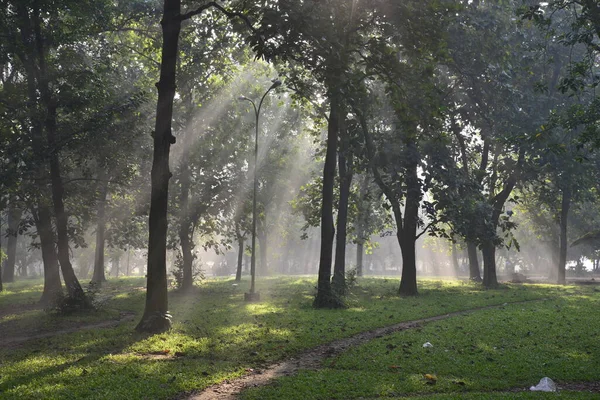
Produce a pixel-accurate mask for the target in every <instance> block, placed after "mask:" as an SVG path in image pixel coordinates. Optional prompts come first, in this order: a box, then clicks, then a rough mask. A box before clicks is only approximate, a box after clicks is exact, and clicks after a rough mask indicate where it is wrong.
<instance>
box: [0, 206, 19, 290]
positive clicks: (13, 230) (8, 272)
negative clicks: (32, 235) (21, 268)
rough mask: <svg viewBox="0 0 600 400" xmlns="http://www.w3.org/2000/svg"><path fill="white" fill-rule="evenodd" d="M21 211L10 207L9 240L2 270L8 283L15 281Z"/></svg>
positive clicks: (3, 276) (3, 278) (4, 279)
mask: <svg viewBox="0 0 600 400" xmlns="http://www.w3.org/2000/svg"><path fill="white" fill-rule="evenodd" d="M20 222H21V210H19V209H17V208H15V207H10V208H9V210H8V240H7V243H6V260H5V262H4V269H3V270H2V280H3V281H4V282H6V283H9V282H14V280H15V261H16V258H17V257H16V256H17V240H18V238H19V223H20Z"/></svg>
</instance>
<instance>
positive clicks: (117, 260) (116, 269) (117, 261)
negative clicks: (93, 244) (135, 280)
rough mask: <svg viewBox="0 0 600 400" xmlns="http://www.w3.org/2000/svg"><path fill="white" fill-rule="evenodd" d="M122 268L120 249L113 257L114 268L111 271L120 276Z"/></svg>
mask: <svg viewBox="0 0 600 400" xmlns="http://www.w3.org/2000/svg"><path fill="white" fill-rule="evenodd" d="M120 269H121V252H120V251H119V252H118V253H116V254H115V255H113V258H112V268H111V272H112V273H113V274H114V276H115V278H118V277H119V270H120Z"/></svg>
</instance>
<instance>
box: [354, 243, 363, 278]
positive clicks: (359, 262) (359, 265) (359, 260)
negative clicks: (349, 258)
mask: <svg viewBox="0 0 600 400" xmlns="http://www.w3.org/2000/svg"><path fill="white" fill-rule="evenodd" d="M364 254H365V242H363V241H359V242H356V276H363V273H364V272H363V255H364Z"/></svg>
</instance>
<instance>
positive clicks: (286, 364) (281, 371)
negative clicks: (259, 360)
mask: <svg viewBox="0 0 600 400" xmlns="http://www.w3.org/2000/svg"><path fill="white" fill-rule="evenodd" d="M543 300H546V299H536V300H526V301H518V302H512V303H503V304H496V305H491V306H485V307H477V308H472V309H469V310H463V311H456V312H451V313H448V314H442V315H436V316H433V317H428V318H422V319H416V320H412V321H406V322H400V323H398V324H394V325H390V326H386V327H383V328H378V329H374V330H371V331H366V332H361V333H358V334H356V335H354V336H351V337H349V338H345V339H340V340H336V341H334V342H331V343H328V344H324V345H321V346H318V347H315V348H312V349H309V350H306V351H305V352H303V353H301V354H300V355H298V356H297V357H296V358H291V359H288V360H284V361H281V362H278V363H275V364H273V365H270V366H268V367H267V368H265V369H262V370H258V369H256V370H249V371H248V374H246V375H244V376H242V377H240V378H237V379H232V380H225V381H223V382H221V383H219V384H216V385H213V386H209V387H208V388H206V389H204V390H203V391H201V392H196V393H191V394H190V393H187V394H181V395H180V396H178V397H176V399H186V400H233V399H236V396H237V395H238V394H239V393H240V392H242V391H243V390H245V389H248V388H251V387H257V386H264V385H268V384H269V383H271V382H272V381H273V380H274V379H276V378H279V377H282V376H287V375H293V374H295V373H296V372H297V371H298V370H301V369H319V368H320V367H321V362H322V361H323V360H324V359H325V358H327V357H331V356H335V355H338V354H340V353H342V352H344V351H345V350H346V349H348V348H349V347H353V346H358V345H361V344H363V343H365V342H368V341H369V340H372V339H375V338H380V337H383V336H386V335H390V334H392V333H394V332H400V331H404V330H407V329H412V328H416V327H418V326H420V325H422V324H425V323H428V322H433V321H440V320H443V319H446V318H450V317H454V316H457V315H466V314H470V313H473V312H476V311H480V310H486V309H490V308H499V307H503V306H505V305H508V304H523V303H530V302H535V301H543Z"/></svg>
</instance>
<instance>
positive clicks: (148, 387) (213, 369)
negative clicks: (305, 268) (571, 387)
mask: <svg viewBox="0 0 600 400" xmlns="http://www.w3.org/2000/svg"><path fill="white" fill-rule="evenodd" d="M34 283H35V282H30V285H23V284H9V285H7V289H8V290H7V291H6V292H4V293H2V294H1V295H0V337H5V335H6V332H7V331H8V332H12V333H14V332H15V329H18V328H19V327H21V328H22V329H24V330H25V331H29V332H34V331H35V332H38V331H48V330H60V329H64V328H65V327H72V326H76V325H84V324H90V323H96V322H98V321H100V320H103V319H115V318H116V316H117V315H118V314H119V312H122V311H133V312H136V313H137V316H136V319H135V320H132V321H127V322H123V323H122V324H121V325H119V326H118V327H113V328H104V329H92V330H82V331H78V332H74V333H70V334H61V335H58V336H54V337H50V338H44V339H37V340H32V341H29V342H26V343H24V344H23V345H21V346H19V347H14V346H13V347H0V398H2V399H14V398H36V399H52V398H61V399H63V398H86V399H105V398H111V399H144V398H152V399H160V398H169V397H173V396H175V395H177V394H178V393H181V392H185V391H191V390H199V389H203V388H205V387H207V386H209V385H211V384H213V383H216V382H219V381H222V380H224V379H231V378H233V377H236V376H239V375H241V374H243V373H244V371H245V370H246V369H247V368H257V367H261V366H265V365H268V364H270V363H272V362H274V361H277V360H281V359H283V358H287V357H290V356H293V355H294V354H297V353H298V352H299V351H301V350H304V349H307V348H311V347H314V346H316V345H318V344H322V343H326V342H329V341H332V340H334V339H337V338H341V337H347V336H351V335H353V334H356V333H358V332H361V331H365V330H369V329H373V328H376V327H381V326H386V325H391V324H394V323H397V322H401V321H406V320H411V319H418V318H423V317H427V316H433V315H439V314H444V313H448V312H452V311H458V310H465V309H470V308H475V307H481V306H485V305H492V304H503V303H505V302H515V301H522V300H530V299H541V298H549V299H551V300H549V301H545V302H543V303H528V304H523V305H519V306H507V307H505V309H503V310H494V311H478V312H477V313H476V314H473V315H471V316H466V317H464V316H461V317H454V318H452V319H451V320H448V321H444V322H438V323H432V324H428V325H426V326H425V327H424V328H422V329H421V330H420V331H416V330H415V331H410V332H405V333H403V334H400V335H404V334H406V335H415V336H412V337H410V338H409V339H406V340H409V341H410V343H411V346H413V347H414V348H413V347H411V348H410V349H411V352H412V354H413V356H414V359H412V358H409V359H406V360H405V359H403V358H398V359H396V358H393V357H397V356H398V355H397V354H395V350H396V349H398V348H402V347H401V346H400V345H399V344H396V342H390V341H389V340H391V339H389V338H382V339H380V340H376V341H374V342H373V343H372V344H370V345H369V346H371V345H372V346H375V347H373V348H367V347H365V348H363V347H360V348H357V349H355V350H353V352H350V353H348V354H346V355H344V356H342V357H340V359H339V360H337V361H336V363H335V364H334V365H333V366H331V365H330V366H329V367H328V368H327V369H325V370H324V371H323V375H322V376H323V377H331V379H332V380H338V381H339V382H340V383H339V386H340V389H339V390H340V391H341V392H340V393H342V394H343V395H341V396H340V397H338V398H346V397H348V398H352V397H354V398H356V397H357V396H360V395H361V394H360V393H363V394H362V395H363V396H367V397H368V396H373V395H375V396H385V395H392V394H393V395H396V394H398V393H401V392H402V391H404V390H406V391H413V392H415V393H423V394H426V393H428V392H431V391H436V390H444V391H456V389H457V388H455V387H454V386H453V385H456V384H452V382H451V380H452V379H462V380H464V381H465V387H464V388H462V387H461V390H469V391H476V390H479V389H478V388H483V387H485V389H486V390H489V389H490V388H492V387H495V386H493V385H494V375H493V373H492V372H493V371H492V372H489V373H490V374H491V375H490V377H485V375H484V377H482V380H481V382H480V383H477V382H478V381H477V380H476V379H474V378H473V377H472V376H470V375H469V369H471V370H472V369H474V368H472V365H470V364H465V366H464V367H465V368H467V371H465V372H464V374H463V375H460V376H456V377H455V376H453V375H452V373H451V371H450V372H448V371H446V370H444V369H439V368H438V367H436V368H433V366H438V365H440V366H443V365H445V364H448V363H450V361H444V360H445V359H443V357H450V355H451V354H454V353H451V354H447V352H445V351H444V350H445V349H447V344H445V342H443V340H445V339H444V338H445V337H446V336H447V335H450V333H452V335H451V336H452V337H458V338H459V339H460V340H467V339H473V340H474V339H475V337H476V336H477V335H480V334H481V335H488V333H486V332H487V331H485V327H486V326H487V325H489V324H490V322H489V321H488V320H487V319H483V320H482V319H481V318H483V317H482V315H487V314H486V313H489V315H490V316H492V315H504V316H507V315H512V314H513V311H514V313H515V316H514V318H515V324H516V326H518V327H522V326H525V325H523V324H525V321H526V318H525V316H526V315H530V314H531V312H530V314H528V313H527V312H526V311H519V310H533V309H534V308H535V307H542V309H544V310H546V309H547V307H546V305H554V304H555V303H553V302H556V304H558V305H559V306H561V307H579V306H581V307H584V306H586V304H587V306H586V307H594V306H596V307H597V305H598V303H597V300H598V295H597V294H596V293H592V292H591V290H593V289H592V288H585V289H579V288H575V287H567V288H561V287H555V286H542V285H531V286H519V285H515V286H506V287H504V288H502V289H499V290H493V291H484V290H481V289H480V288H479V287H477V286H475V285H472V284H470V283H465V282H451V281H445V282H442V281H423V282H421V283H420V288H419V290H420V293H421V295H420V296H419V297H418V298H401V297H399V296H397V294H396V291H397V286H398V281H397V280H396V279H391V280H387V279H376V278H367V279H363V280H361V281H360V285H359V286H358V287H356V288H354V289H353V294H352V295H351V296H350V299H349V306H350V307H349V308H348V309H347V310H314V309H312V307H311V302H312V298H313V295H314V286H315V281H314V279H312V278H310V279H309V278H297V277H296V278H289V277H286V278H281V277H277V278H261V279H260V280H259V281H258V289H259V291H260V292H261V300H262V301H261V302H260V303H256V304H249V303H245V302H244V301H243V293H244V291H246V290H247V289H248V287H247V282H243V283H242V284H240V285H239V286H233V285H232V283H233V281H232V280H211V281H209V282H207V283H206V284H204V285H203V286H202V287H201V288H200V289H198V290H197V292H195V293H194V294H192V295H186V296H184V295H181V294H177V293H171V294H170V310H171V311H172V313H173V315H174V319H175V323H174V326H173V329H172V330H171V331H170V332H168V333H165V334H160V335H153V336H147V335H141V334H137V333H135V332H134V331H133V328H134V326H135V324H136V323H137V322H138V319H139V316H140V315H141V312H142V311H143V304H144V291H143V290H140V289H139V287H140V286H143V280H141V279H139V278H137V279H120V280H113V281H111V282H109V284H108V285H107V286H106V287H105V288H103V289H102V291H101V293H100V294H99V296H100V297H103V298H104V299H108V298H110V300H105V305H104V309H103V311H100V312H97V313H92V314H90V315H85V316H84V315H75V316H69V317H59V316H55V315H49V314H46V313H44V312H43V311H41V310H32V311H26V312H22V313H19V312H16V313H10V312H6V310H9V309H10V308H11V307H13V306H15V305H23V304H27V303H28V302H31V301H34V299H37V298H38V297H39V295H40V294H41V289H42V287H41V285H39V282H38V284H37V286H34V285H33V284H34ZM582 290H587V291H588V292H589V293H588V292H585V293H583V292H582ZM581 293H583V294H581ZM561 302H565V303H564V304H563V303H561ZM548 309H549V310H550V308H548ZM551 311H552V310H551ZM548 312H549V311H548ZM521 314H523V315H522V316H520V315H521ZM567 314H568V315H571V313H565V314H560V313H559V314H557V315H567ZM592 314H593V313H592ZM532 315H538V314H535V313H534V314H532ZM539 315H540V318H541V317H542V316H543V315H545V314H544V313H541V314H539ZM567 317H568V316H567ZM486 318H487V317H486ZM490 318H492V317H490ZM494 318H496V317H494ZM498 318H499V317H498ZM568 318H570V317H568ZM579 318H580V320H579V321H577V320H571V319H569V320H568V321H570V322H571V324H574V326H579V325H578V324H580V323H584V324H586V325H587V327H586V329H588V328H589V329H592V328H591V324H590V323H589V322H590V321H589V320H588V319H586V318H585V316H584V315H581V316H580V317H579ZM471 319H473V321H476V322H477V321H479V323H476V322H468V321H470V320H471ZM509 320H510V318H509ZM536 320H537V319H536ZM459 321H463V322H459ZM482 321H483V322H484V323H481V322H482ZM559 322H560V321H559ZM450 323H460V324H463V325H462V326H463V329H465V331H466V330H467V329H468V330H471V329H475V328H476V327H479V328H477V329H484V331H478V330H474V331H473V333H472V334H470V335H466V334H464V331H463V332H461V333H460V334H458V333H457V331H456V329H454V330H453V328H451V327H450V326H449V325H448V326H449V327H448V328H444V326H446V325H444V324H450ZM503 323H504V321H503V320H498V321H496V322H494V325H496V326H497V328H495V329H501V328H500V326H501V325H502V324H503ZM564 323H565V324H567V321H565V322H564ZM556 326H558V325H556ZM596 326H597V325H596ZM436 327H438V328H436ZM7 328H8V329H7ZM431 329H433V331H431V334H429V333H428V331H427V330H431ZM513 330H514V329H513ZM529 330H531V329H529ZM540 330H541V329H540ZM436 335H437V336H436ZM494 335H495V334H494ZM564 335H567V337H568V338H569V340H570V339H571V336H568V335H569V334H567V333H565V334H564ZM425 336H427V337H428V338H427V339H424V337H425ZM487 337H488V336H485V338H487ZM493 337H496V336H491V337H490V341H489V345H491V346H492V347H491V348H492V350H489V349H488V348H487V347H485V348H484V347H481V349H483V350H482V351H484V352H488V351H489V352H491V353H490V354H493V355H489V354H487V353H481V354H480V353H477V352H476V353H474V354H473V355H471V354H468V356H469V357H471V358H473V357H475V356H478V357H479V358H477V357H476V358H473V361H474V362H476V363H479V362H480V361H481V360H480V357H483V354H485V357H488V356H489V357H492V358H494V357H495V358H494V359H495V360H496V359H497V360H503V362H504V359H503V358H501V357H504V356H503V355H501V354H500V353H498V344H497V343H496V342H495V341H492V340H491V338H493ZM393 338H394V339H393V340H398V341H399V342H398V343H400V342H401V343H408V342H407V341H406V340H405V339H402V338H401V339H398V336H397V335H394V336H393ZM510 339H511V337H506V343H504V344H500V345H504V347H505V349H504V350H503V352H508V351H509V347H507V346H509V343H512V342H511V340H510ZM515 339H519V342H520V341H521V338H520V337H519V338H516V337H515ZM596 339H597V338H596ZM0 340H1V339H0ZM426 340H429V341H431V342H432V343H434V348H433V349H431V350H432V351H430V352H429V353H427V355H428V357H427V358H424V359H422V358H419V357H417V355H418V354H419V353H418V352H419V351H421V353H422V352H423V350H424V349H422V347H420V346H421V344H422V343H423V342H424V341H426ZM453 340H454V339H453ZM486 340H487V339H486ZM565 340H566V339H565ZM390 343H391V344H393V345H395V346H400V347H396V348H394V351H390V353H389V354H386V352H387V351H388V350H390V349H388V348H387V347H386V346H387V345H388V344H390ZM477 343H478V342H477ZM483 343H488V342H487V341H486V342H483ZM492 343H494V344H492ZM514 343H517V341H514ZM469 345H470V342H469ZM477 345H478V344H477ZM538 345H539V344H538ZM445 346H446V347H445ZM454 346H455V348H458V347H457V346H459V344H458V343H457V344H454ZM494 346H496V347H497V349H496V350H493V347H494ZM378 349H379V350H381V349H385V351H383V352H381V351H379V350H378ZM570 349H571V348H570V347H569V350H570ZM476 350H480V348H479V347H477V348H476ZM519 350H520V352H525V351H529V350H531V349H529V348H522V349H519ZM453 351H456V352H457V351H458V350H453ZM463 351H464V349H463ZM474 351H475V350H474ZM510 351H514V349H510ZM592 351H597V350H595V349H593V350H592ZM354 352H356V353H354ZM380 353H381V354H380ZM496 353H498V354H496ZM402 354H404V353H402ZM556 354H562V353H561V352H560V351H557V353H556ZM573 354H575V355H578V357H579V356H580V353H573ZM438 356H439V357H442V358H441V359H440V360H442V361H439V360H437V359H436V358H433V357H438ZM588 356H589V355H588ZM345 357H348V359H347V360H346V358H345ZM363 357H367V358H368V359H367V361H365V362H363V363H362V366H361V363H360V362H355V364H352V360H360V359H361V358H363ZM390 357H392V358H390ZM465 357H466V355H465ZM485 357H484V359H485ZM581 357H583V356H582V355H581ZM371 358H374V360H371ZM455 358H457V359H458V358H460V357H459V355H458V353H457V354H455ZM471 358H469V361H470V360H471ZM589 358H590V359H591V360H593V359H598V357H597V354H596V353H594V354H593V355H592V356H590V357H589ZM419 360H421V361H419ZM570 360H573V361H572V362H573V363H575V362H577V363H581V365H583V366H585V367H591V366H592V364H589V363H591V361H589V360H586V359H585V357H583V358H577V357H574V358H572V359H570ZM434 361H435V363H434ZM419 362H424V363H426V364H424V365H421V364H419ZM498 362H499V361H497V362H496V361H495V364H497V363H498ZM515 362H516V361H515ZM427 363H429V364H427ZM437 363H439V364H437ZM585 363H588V364H585ZM394 364H398V365H401V367H402V368H398V369H393V370H390V368H389V366H390V365H394ZM476 365H477V366H478V367H479V364H476ZM481 365H482V366H484V365H486V364H485V363H483V364H481ZM507 365H513V364H510V363H509V364H507ZM579 365H580V364H577V367H578V368H579ZM594 365H596V364H594ZM426 367H427V368H426ZM461 368H462V367H461ZM556 368H559V367H556ZM594 369H595V370H599V369H598V368H597V365H596V367H594ZM413 370H414V371H413ZM428 372H431V373H437V374H438V377H439V379H440V381H439V383H438V385H436V386H435V387H431V388H430V387H424V388H423V386H424V385H423V384H422V382H421V381H420V380H419V374H422V373H428ZM536 372H537V371H536ZM551 372H552V371H551ZM503 374H504V371H502V370H496V375H495V376H496V378H497V379H498V380H500V381H502V380H503V378H502V377H503ZM318 375H319V374H315V375H314V376H312V375H311V373H309V372H302V373H301V374H300V375H299V376H298V377H297V378H292V379H288V380H282V381H280V383H278V384H277V386H275V387H273V388H269V389H265V390H264V391H260V392H258V391H256V392H250V393H249V394H248V396H249V398H269V397H268V396H271V397H270V398H280V399H281V398H298V397H287V395H278V394H277V393H278V392H279V391H280V390H284V392H280V393H285V390H287V389H286V387H295V386H294V385H296V384H298V385H300V386H301V387H304V386H306V387H308V386H311V385H312V386H315V388H317V389H316V390H317V393H316V394H317V395H319V393H320V395H321V396H322V397H318V396H316V395H315V396H316V397H315V396H313V393H311V394H306V393H304V394H303V397H304V398H332V397H331V393H337V392H331V391H330V390H331V388H330V384H328V383H319V382H320V380H321V379H322V378H320V377H319V376H318ZM534 375H535V376H536V379H539V377H541V376H539V377H538V376H537V375H536V374H533V372H532V374H531V377H533V376H534ZM548 375H549V376H550V372H549V373H548ZM349 376H351V377H352V379H354V380H356V381H357V382H359V384H358V386H360V387H361V388H363V389H361V390H363V391H358V392H356V393H358V394H357V395H355V394H353V393H354V392H353V391H352V393H350V392H348V391H347V388H349V387H351V386H350V385H348V377H349ZM528 377H529V376H528ZM579 377H580V379H582V380H583V379H587V378H590V377H593V372H589V373H588V374H587V375H580V376H579ZM484 378H485V379H484ZM508 379H513V378H508ZM594 379H597V377H596V378H594ZM513 380H514V379H513ZM294 382H295V383H294ZM303 382H304V383H303ZM363 382H364V383H363ZM523 382H527V384H530V383H531V381H528V380H526V379H523ZM290 385H291V386H290ZM490 385H491V386H490ZM506 385H509V386H510V385H512V380H507V381H506ZM506 385H499V386H498V387H500V386H501V387H509V386H506ZM319 388H320V389H319ZM343 390H346V392H344V391H343ZM293 391H294V393H296V394H300V393H303V392H302V391H301V390H299V389H297V388H296V389H293ZM407 393H408V392H407ZM410 393H412V392H410ZM449 398H451V397H449Z"/></svg>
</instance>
